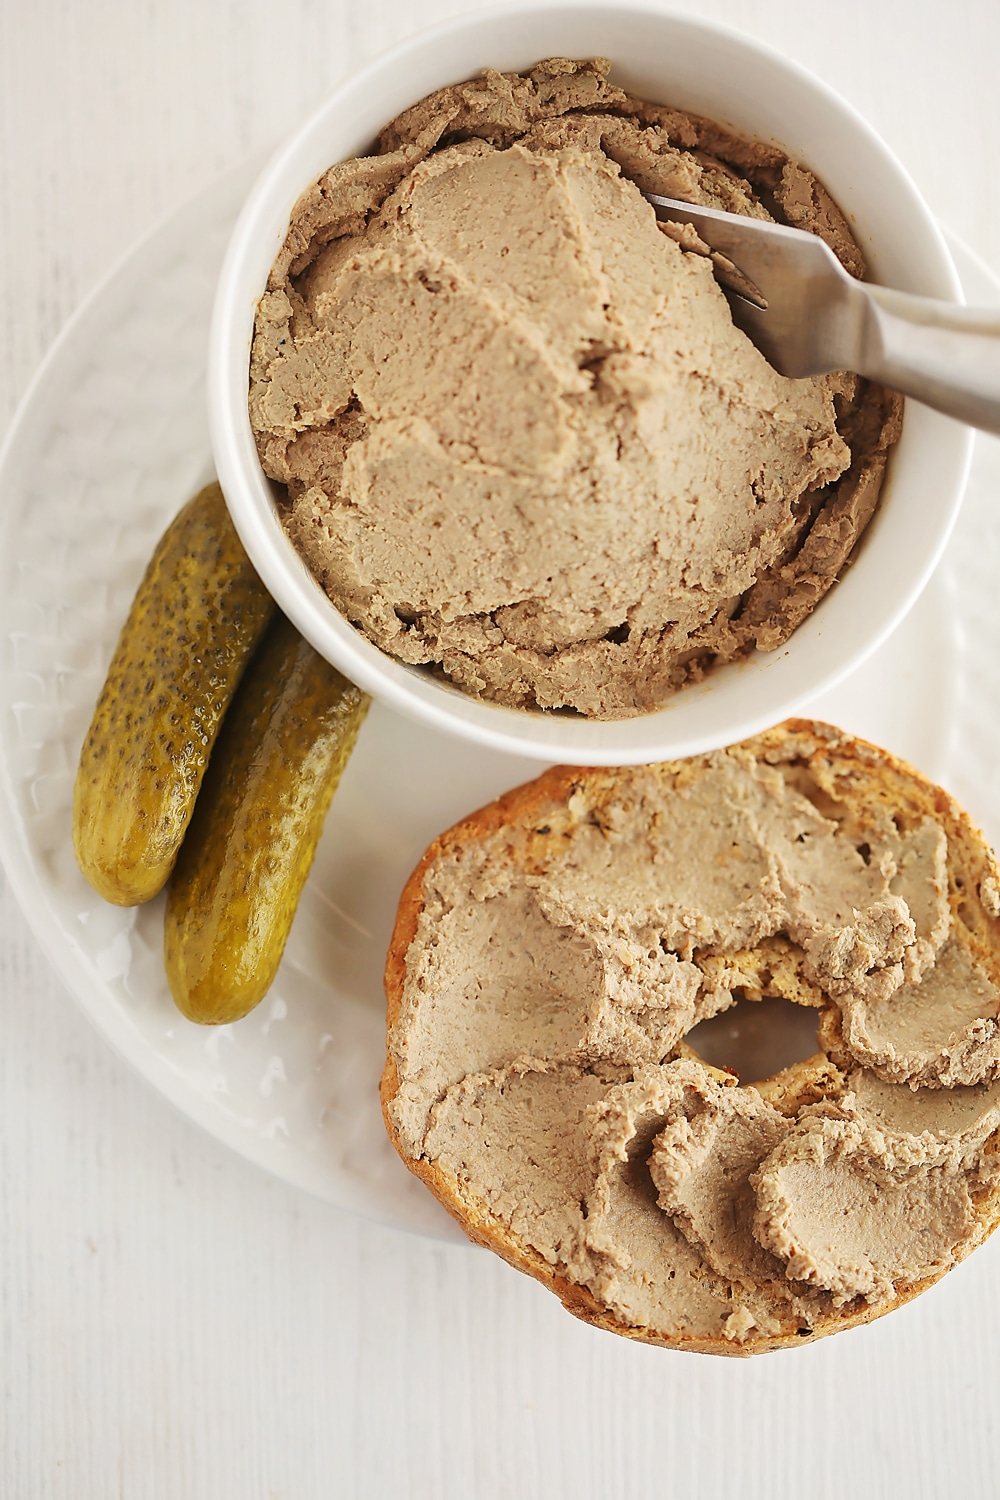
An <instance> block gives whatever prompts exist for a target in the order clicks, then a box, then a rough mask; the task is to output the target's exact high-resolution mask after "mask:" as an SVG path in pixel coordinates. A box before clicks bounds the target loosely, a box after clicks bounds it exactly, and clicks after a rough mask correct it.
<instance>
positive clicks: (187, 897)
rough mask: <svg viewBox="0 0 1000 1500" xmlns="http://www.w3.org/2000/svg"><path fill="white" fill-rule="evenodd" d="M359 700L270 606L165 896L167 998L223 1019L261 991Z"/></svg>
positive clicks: (271, 972)
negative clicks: (268, 622)
mask: <svg viewBox="0 0 1000 1500" xmlns="http://www.w3.org/2000/svg"><path fill="white" fill-rule="evenodd" d="M368 704H369V699H368V697H367V695H366V694H365V693H363V692H362V691H361V689H360V688H356V687H354V686H353V684H351V683H350V682H348V681H347V679H346V678H344V677H342V676H341V675H340V673H339V672H338V671H337V670H336V668H335V667H332V666H330V664H329V663H328V662H326V661H324V660H323V658H322V657H321V656H319V655H318V654H317V653H316V652H315V651H314V650H313V649H312V647H311V646H310V645H308V644H307V642H305V641H304V640H303V639H302V638H301V636H300V635H299V634H298V632H297V631H296V630H295V629H294V627H293V626H292V625H290V624H289V622H288V621H287V620H286V619H285V618H284V616H282V615H279V616H278V617H277V619H276V620H275V621H274V624H273V625H272V626H271V628H270V630H269V631H268V633H267V635H266V636H265V637H264V640H263V641H262V643H261V645H260V648H259V650H258V651H257V653H256V655H255V656H254V659H253V661H252V662H251V664H250V668H249V670H248V671H247V674H246V676H245V677H244V679H243V682H242V684H241V686H240V690H239V692H238V693H237V695H236V698H235V699H234V701H233V706H232V708H231V710H230V712H229V714H228V716H227V718H226V723H225V725H224V727H223V730H222V733H221V734H220V736H219V741H218V744H217V745H216V748H215V753H214V754H213V756H212V761H211V765H210V766H209V770H208V774H207V776H206V778H205V784H204V786H203V788H202V792H201V796H200V797H199V799H198V805H197V808H196V809H195V814H194V817H193V819H192V821H191V826H190V828H189V829H188V833H187V837H186V838H185V840H184V846H183V848H182V850H181V853H180V857H179V858H178V861H177V865H176V868H175V870H174V873H173V878H172V880H171V882H170V888H169V891H168V895H167V909H166V917H165V920H164V959H165V963H166V970H167V978H168V980H169V982H170V989H171V992H172V994H173V997H174V1000H175V1001H176V1003H177V1006H178V1009H179V1010H180V1011H181V1012H182V1013H183V1014H184V1015H185V1016H187V1018H188V1019H189V1020H191V1021H198V1022H201V1023H203V1024H205V1025H224V1024H225V1023H227V1022H229V1021H237V1020H239V1019H240V1017H241V1016H245V1015H246V1014H247V1013H248V1012H249V1011H251V1010H252V1009H253V1008H254V1006H255V1005H258V1004H259V1003H260V1001H261V1000H262V999H263V998H264V995H265V994H266V993H267V990H268V989H269V987H270V985H271V983H272V981H273V979H274V976H275V974H276V973H277V969H278V964H279V962H280V960H281V955H282V953H283V952H284V948H285V942H286V940H287V938H288V933H289V930H290V929H291V925H292V919H293V917H294V916H295V910H296V907H297V905H298V901H299V897H300V895H301V894H302V888H303V886H304V885H305V882H306V878H307V876H308V874H309V870H310V867H311V865H312V862H313V856H314V855H315V852H316V845H317V843H318V842H319V837H320V834H321V833H322V831H323V822H324V819H325V818H326V813H327V809H328V808H329V806H330V801H331V799H332V797H333V794H334V792H335V790H336V788H337V784H338V782H339V781H340V777H341V774H342V773H343V770H344V767H345V766H346V764H347V761H348V759H349V757H350V754H351V751H352V749H353V748H354V742H355V739H356V738H357V734H358V730H359V729H360V727H361V723H362V720H363V719H364V717H365V714H366V713H367V711H368Z"/></svg>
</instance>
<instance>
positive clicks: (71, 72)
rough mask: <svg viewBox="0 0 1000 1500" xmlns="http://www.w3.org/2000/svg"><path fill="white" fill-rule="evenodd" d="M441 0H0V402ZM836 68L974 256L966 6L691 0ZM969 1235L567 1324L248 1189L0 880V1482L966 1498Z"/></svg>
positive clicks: (451, 1270) (971, 1390)
mask: <svg viewBox="0 0 1000 1500" xmlns="http://www.w3.org/2000/svg"><path fill="white" fill-rule="evenodd" d="M473 8H475V7H474V6H472V5H469V4H467V3H464V0H450V3H443V0H421V3H420V4H418V5H407V4H405V3H404V0H369V3H366V4H365V5H363V6H358V7H350V6H349V5H348V4H347V3H346V0H268V3H266V4H265V3H264V0H173V3H172V4H170V5H162V4H160V5H157V4H154V3H153V0H134V3H131V4H125V3H123V0H37V3H35V4H34V5H32V6H17V5H14V4H13V3H7V4H3V5H0V346H2V348H3V350H4V356H5V357H4V360H3V363H2V365H0V425H4V424H5V423H6V421H7V420H8V419H9V417H10V415H11V414H12V412H13V410H14V407H15V404H16V402H17V400H18V399H19V397H20V396H21V394H22V392H23V391H24V389H25V388H26V386H27V384H28V381H29V379H30V377H31V374H32V371H33V370H34V368H35V367H36V365H37V363H38V361H39V360H40V358H41V357H42V355H43V354H44V352H45V349H46V348H47V346H48V344H49V343H50V342H51V340H52V338H53V337H54V336H55V334H56V333H57V332H58V330H59V328H60V327H61V326H62V324H63V323H64V322H65V320H66V318H67V317H68V316H69V314H70V313H71V311H72V310H73V308H74V307H75V306H76V304H77V303H78V302H79V300H80V298H81V297H82V296H83V295H84V294H85V292H86V291H87V290H88V289H89V287H90V286H91V285H92V284H93V283H94V282H95V281H96V280H97V278H98V277H99V276H101V275H102V274H103V273H104V272H105V271H106V269H107V268H108V267H109V266H110V264H111V263H112V262H113V261H114V259H115V258H116V257H117V256H118V255H119V254H120V253H121V252H122V251H123V250H124V249H125V248H127V246H128V245H129V244H130V243H131V242H132V240H133V239H134V238H135V237H136V236H137V235H138V234H140V233H143V232H145V231H146V230H147V229H148V228H150V227H151V226H152V225H153V224H154V223H155V221H156V220H157V219H158V218H159V217H160V216H162V215H163V214H165V213H167V212H169V211H171V210H172V209H173V208H174V207H176V206H177V205H178V204H179V203H180V202H181V201H182V200H183V199H184V198H185V197H186V196H188V194H189V193H191V192H193V191H195V190H196V189H197V188H199V187H201V186H203V185H205V184H207V183H208V182H210V181H211V180H212V179H213V178H214V177H215V176H216V175H217V174H218V173H219V172H220V171H222V170H223V169H225V168H226V167H228V166H230V165H232V164H234V163H235V162H237V161H239V160H241V159H242V158H243V157H245V156H246V155H249V154H250V153H251V152H254V151H260V150H264V149H266V148H267V147H268V146H270V145H271V144H272V143H273V142H275V141H276V140H277V139H278V138H279V137H280V136H281V135H282V133H283V132H285V131H286V130H287V129H289V128H290V127H291V126H292V125H293V124H294V123H295V122H296V121H297V120H298V119H299V117H300V116H301V115H302V114H303V113H304V112H305V111H306V110H307V109H308V108H309V107H310V106H311V105H312V104H314V103H315V102H316V101H317V100H318V99H319V97H320V96H321V95H322V93H323V92H324V90H325V89H326V87H327V86H328V85H329V84H330V83H332V82H334V81H336V80H337V79H338V78H340V77H341V76H343V75H344V74H345V73H346V72H347V71H348V70H349V69H352V68H354V67H356V66H357V65H358V64H359V63H361V62H363V61H365V60H366V59H367V58H368V57H369V56H371V55H373V54H374V53H375V52H376V51H378V50H380V49H381V48H382V47H384V46H386V45H388V44H390V43H391V42H393V41H394V40H396V39H397V38H398V37H399V36H401V35H403V34H405V33H407V32H409V31H412V30H415V29H416V28H417V27H418V26H421V25H424V24H427V23H428V22H431V21H434V20H437V19H441V18H443V17H445V16H447V15H451V14H455V13H458V12H460V11H464V10H466V9H473ZM684 8H687V9H691V10H696V11H697V12H698V13H699V14H702V15H706V16H710V17H713V18H715V19H718V20H720V21H725V22H728V23H730V24H733V25H736V26H739V27H742V28H744V29H746V30H747V31H749V32H751V33H752V34H754V35H755V36H757V37H759V38H760V39H762V40H764V41H766V42H769V43H771V44H772V45H775V46H777V47H779V48H780V49H781V50H783V51H786V52H788V53H790V54H791V55H792V56H793V57H795V58H796V59H797V60H798V61H800V62H802V63H803V64H805V65H806V66H807V67H809V68H811V69H813V70H814V71H816V72H818V73H820V74H821V75H822V76H823V77H824V78H825V79H826V80H827V81H828V82H829V83H831V84H832V85H833V86H834V87H835V88H837V89H839V90H840V91H841V92H842V93H843V94H845V95H846V96H847V97H848V98H849V99H850V100H851V101H852V102H853V103H854V104H855V105H856V106H857V107H858V108H859V109H860V110H861V111H862V112H863V113H864V114H866V115H867V116H868V118H869V119H870V120H871V121H872V123H873V124H874V125H875V127H876V128H877V129H878V130H880V131H881V133H882V134H883V135H884V136H885V138H886V139H887V140H888V141H889V143H890V144H891V145H892V146H893V147H894V148H895V150H896V151H897V153H898V154H899V155H900V157H901V158H902V160H903V161H904V163H905V164H906V165H907V167H908V168H909V170H910V171H911V173H912V175H913V176H914V177H915V179H916V180H917V182H918V184H919V186H920V187H921V188H922V190H923V191H924V193H925V194H926V196H927V197H928V199H929V200H930V202H931V205H932V206H933V207H934V208H935V209H936V210H937V211H938V212H939V213H940V214H941V216H942V217H943V218H944V219H946V220H947V221H948V222H949V223H950V224H951V225H952V226H953V227H954V228H955V229H956V230H957V231H958V232H959V233H960V234H961V235H963V236H964V237H965V238H966V239H967V240H968V241H969V243H970V244H971V245H972V246H973V247H974V248H975V249H977V250H978V251H979V252H980V253H981V254H982V255H984V256H985V257H986V258H987V259H988V260H990V261H991V262H992V263H993V264H994V265H995V266H998V267H1000V191H998V189H997V187H996V179H995V174H994V170H993V165H994V163H995V162H996V160H997V159H998V157H1000V111H998V110H997V109H996V106H995V88H996V84H995V68H996V62H995V60H996V57H997V55H998V51H1000V10H998V9H997V8H996V7H995V6H994V5H992V4H991V3H989V0H967V3H966V4H964V5H962V6H956V5H948V4H945V3H944V0H879V3H878V4H877V5H873V4H871V3H870V0H842V3H841V4H839V5H837V6H835V7H834V6H822V7H821V6H817V5H803V4H802V3H801V0H702V3H700V4H697V5H689V6H687V7H684ZM998 1339H1000V1244H997V1243H993V1244H990V1245H987V1246H985V1247H984V1248H983V1249H982V1250H981V1251H980V1252H979V1253H978V1254H977V1255H976V1256H974V1257H973V1258H972V1259H971V1260H970V1261H969V1262H968V1263H967V1264H966V1265H965V1266H963V1267H961V1268H959V1269H958V1270H957V1271H956V1272H955V1273H954V1274H953V1275H952V1276H950V1277H948V1278H946V1280H945V1281H944V1282H943V1283H942V1284H941V1285H940V1286H939V1287H937V1288H936V1289H935V1290H934V1291H933V1292H932V1293H930V1294H929V1295H928V1296H927V1297H924V1298H921V1299H919V1300H918V1301H917V1302H915V1303H914V1304H912V1305H911V1306H909V1307H906V1308H903V1309H901V1310H900V1311H899V1312H898V1314H897V1315H895V1316H894V1317H893V1318H890V1319H887V1320H884V1321H882V1322H880V1323H876V1324H873V1325H871V1326H870V1327H868V1328H864V1329H859V1330H857V1331H856V1332H854V1333H851V1334H848V1335H846V1336H845V1337H844V1338H842V1339H833V1340H829V1341H827V1342H826V1343H824V1344H819V1345H816V1346H811V1347H807V1348H802V1349H799V1350H795V1351H793V1352H791V1353H788V1354H776V1355H773V1356H771V1357H770V1358H768V1359H764V1360H760V1361H755V1362H751V1363H750V1364H743V1363H741V1362H732V1363H730V1362H721V1361H714V1362H713V1361H708V1360H699V1359H696V1358H693V1357H691V1356H688V1355H683V1354H673V1353H670V1352H666V1351H662V1350H657V1349H650V1348H645V1347H640V1346H633V1345H631V1344H628V1343H626V1342H625V1341H624V1340H620V1339H614V1338H610V1337H605V1336H604V1335H603V1334H601V1333H599V1332H596V1331H595V1330H593V1329H590V1328H587V1327H584V1326H583V1325H581V1324H577V1323H576V1322H575V1321H574V1320H572V1319H570V1318H568V1317H567V1316H566V1315H565V1313H564V1312H563V1311H562V1310H561V1309H560V1308H559V1306H558V1304H557V1303H556V1301H555V1299H554V1298H550V1297H548V1296H546V1294H545V1292H544V1290H543V1289H542V1288H541V1287H539V1286H537V1285H536V1284H534V1283H533V1282H530V1281H528V1280H527V1279H526V1278H524V1277H522V1276H520V1275H518V1274H517V1273H516V1272H514V1271H512V1270H511V1269H509V1268H508V1267H507V1266H505V1265H504V1264H503V1263H502V1262H500V1261H499V1260H497V1259H496V1258H495V1257H493V1256H490V1255H488V1254H486V1253H482V1252H478V1251H474V1250H471V1249H464V1248H462V1247H450V1246H444V1245H438V1244H434V1243H432V1242H429V1241H423V1240H418V1239H415V1238H412V1237H407V1236H404V1235H401V1234H396V1233H393V1232H391V1231H388V1230H383V1229H380V1228H377V1227H374V1226H371V1225H367V1224H365V1223H363V1222H361V1221H359V1220H355V1219H351V1218H349V1217H347V1216H346V1215H342V1214H339V1213H337V1212H336V1211H334V1210H333V1209H330V1208H328V1207H326V1206H325V1205H323V1204H319V1203H317V1202H314V1201H313V1200H311V1199H308V1198H306V1197H304V1196H303V1195H301V1194H300V1193H297V1192H295V1191H294V1190H292V1189H291V1188H287V1187H285V1186H284V1185H282V1184H280V1183H277V1182H274V1181H272V1180H271V1179H269V1178H267V1177H265V1176H264V1175H263V1174H262V1173H260V1172H258V1171H257V1170H255V1169H254V1168H252V1167H250V1166H248V1165H246V1164H245V1163H244V1162H243V1161H241V1160H239V1159H237V1158H236V1157H235V1156H232V1155H230V1154H229V1153H228V1152H227V1151H226V1150H225V1149H224V1148H223V1147H221V1146H219V1145H218V1144H216V1143H215V1142H214V1141H212V1140H210V1139H208V1138H207V1137H205V1136H204V1135H202V1134H201V1133H200V1132H198V1131H197V1130H196V1129H195V1128H194V1127H193V1126H191V1125H189V1124H188V1123H187V1122H186V1121H184V1120H183V1119H181V1118H179V1117H178V1116H177V1115H176V1114H174V1113H173V1112H172V1111H171V1110H170V1108H169V1107H168V1106H167V1105H165V1104H164V1103H163V1102H162V1101H161V1100H160V1099H159V1098H158V1097H157V1096H156V1095H155V1094H153V1093H152V1092H151V1091H150V1090H149V1089H148V1088H147V1087H146V1085H144V1084H142V1083H140V1082H139V1081H138V1080H136V1079H135V1078H133V1077H132V1075H131V1074H130V1073H129V1072H128V1071H127V1070H126V1069H125V1067H124V1066H123V1065H122V1064H121V1063H120V1062H119V1060H118V1059H117V1058H116V1057H115V1056H114V1055H113V1054H112V1053H111V1052H110V1051H109V1049H108V1048H107V1046H106V1044H105V1043H104V1042H103V1041H102V1040H101V1039H100V1038H99V1037H98V1036H97V1035H96V1034H95V1033H94V1032H93V1031H92V1029H91V1028H90V1026H89V1025H88V1023H87V1022H86V1021H85V1020H84V1019H83V1017H82V1016H80V1015H79V1014H78V1013H77V1011H76V1010H75V1008H74V1007H73V1005H72V1004H71V1002H70V1001H69V999H68V998H67V997H66V995H65V993H64V992H63V990H62V988H61V986H60V985H59V984H58V982H57V981H56V980H55V979H54V978H53V977H52V975H51V973H50V970H49V967H48V963H47V960H46V958H45V955H44V953H43V952H42V949H41V947H40V946H39V945H38V944H37V943H36V941H35V939H34V938H33V937H32V935H31V934H30V932H29V931H28V929H27V926H26V924H25V922H24V919H23V918H22V916H21V914H20V912H19V911H18V909H17V907H16V905H15V903H14V901H13V899H12V897H11V896H10V893H9V891H8V890H7V888H6V886H3V888H2V890H0V1371H2V1375H3V1390H2V1395H0V1494H2V1495H3V1496H4V1500H6V1497H8V1496H9V1497H11V1500H36V1497H38V1500H42V1497H44V1500H50V1497H51V1500H109V1497H124V1500H147V1497H148V1500H209V1497H212V1500H230V1497H233V1500H314V1497H315V1500H326V1497H329V1496H333V1495H336V1496H337V1497H338V1500H372V1497H382V1496H391V1497H393V1500H395V1497H411V1496H412V1497H417V1500H424V1497H427V1500H431V1497H434V1500H441V1497H447V1500H451V1497H455V1500H469V1497H474V1500H501V1497H503V1500H506V1497H515V1496H516V1497H519V1500H520V1497H528V1500H531V1497H539V1500H541V1497H545V1500H552V1497H562V1496H567V1497H568V1496H570V1495H572V1496H574V1497H580V1500H626V1497H628V1500H633V1497H635V1496H636V1495H650V1496H656V1497H659V1496H668V1495H671V1496H673V1495H676V1496H681V1497H688V1496H698V1497H699V1500H715V1497H720V1500H721V1497H722V1496H726V1497H730V1496H733V1497H740V1500H744V1497H745V1500H765V1497H767V1500H792V1497H797V1496H799V1495H801V1494H802V1493H804V1492H805V1491H806V1490H807V1491H808V1493H809V1494H810V1496H814V1497H817V1500H825V1497H833V1496H835V1495H851V1496H852V1497H857V1500H882V1497H887V1500H888V1497H890V1496H892V1497H895V1496H897V1495H900V1494H907V1495H909V1496H911V1497H914V1500H936V1497H939V1496H942V1495H948V1494H961V1495H963V1496H964V1497H966V1500H985V1497H987V1496H992V1495H993V1494H995V1492H996V1480H995V1472H996V1458H997V1436H996V1425H995V1417H994V1407H995V1395H994V1392H995V1384H996V1375H995V1348H996V1344H997V1341H998Z"/></svg>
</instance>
